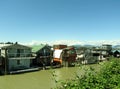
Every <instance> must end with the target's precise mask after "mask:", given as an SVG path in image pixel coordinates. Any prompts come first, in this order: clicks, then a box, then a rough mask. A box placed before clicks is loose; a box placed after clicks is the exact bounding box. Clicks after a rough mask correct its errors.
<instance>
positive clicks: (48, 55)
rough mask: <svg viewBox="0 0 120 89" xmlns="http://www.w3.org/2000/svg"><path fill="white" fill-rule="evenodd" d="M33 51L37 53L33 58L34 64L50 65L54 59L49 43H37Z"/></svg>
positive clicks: (40, 65)
mask: <svg viewBox="0 0 120 89" xmlns="http://www.w3.org/2000/svg"><path fill="white" fill-rule="evenodd" d="M32 53H33V54H35V55H36V56H35V59H34V60H33V65H34V66H39V67H42V66H44V67H45V66H50V65H51V59H52V51H51V47H50V46H49V45H44V44H41V45H37V46H33V47H32Z"/></svg>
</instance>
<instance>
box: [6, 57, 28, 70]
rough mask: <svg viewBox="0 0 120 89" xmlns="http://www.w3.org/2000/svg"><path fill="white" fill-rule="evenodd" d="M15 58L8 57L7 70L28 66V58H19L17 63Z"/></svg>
mask: <svg viewBox="0 0 120 89" xmlns="http://www.w3.org/2000/svg"><path fill="white" fill-rule="evenodd" d="M17 62H18V60H16V59H9V61H8V64H9V65H8V69H9V71H12V70H18V69H25V68H29V67H30V59H21V60H19V63H17Z"/></svg>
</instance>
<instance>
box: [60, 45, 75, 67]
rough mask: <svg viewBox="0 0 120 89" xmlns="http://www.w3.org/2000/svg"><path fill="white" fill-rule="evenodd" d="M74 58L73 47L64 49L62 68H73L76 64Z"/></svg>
mask: <svg viewBox="0 0 120 89" xmlns="http://www.w3.org/2000/svg"><path fill="white" fill-rule="evenodd" d="M76 57H77V54H76V50H75V48H74V47H73V46H68V47H67V48H64V50H63V53H62V60H63V63H62V64H63V66H66V67H70V66H74V65H75V62H76Z"/></svg>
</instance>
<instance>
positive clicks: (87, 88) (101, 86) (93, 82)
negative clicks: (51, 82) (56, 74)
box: [56, 59, 120, 89]
mask: <svg viewBox="0 0 120 89" xmlns="http://www.w3.org/2000/svg"><path fill="white" fill-rule="evenodd" d="M100 66H101V68H100V71H99V72H96V71H95V70H94V69H93V68H92V67H90V68H89V69H87V70H85V74H84V75H82V76H78V75H76V78H75V79H74V80H67V81H64V82H61V83H60V86H59V87H57V88H56V89H120V59H111V60H110V61H108V62H105V63H102V64H100Z"/></svg>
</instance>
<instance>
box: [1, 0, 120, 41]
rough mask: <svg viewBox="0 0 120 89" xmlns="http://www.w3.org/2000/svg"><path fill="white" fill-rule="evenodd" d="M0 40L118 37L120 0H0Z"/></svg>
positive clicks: (109, 38) (96, 39)
mask: <svg viewBox="0 0 120 89" xmlns="http://www.w3.org/2000/svg"><path fill="white" fill-rule="evenodd" d="M0 33H1V34H0V42H7V41H13V42H16V41H18V42H30V41H32V40H38V41H54V40H82V41H98V40H119V39H120V0H0Z"/></svg>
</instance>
